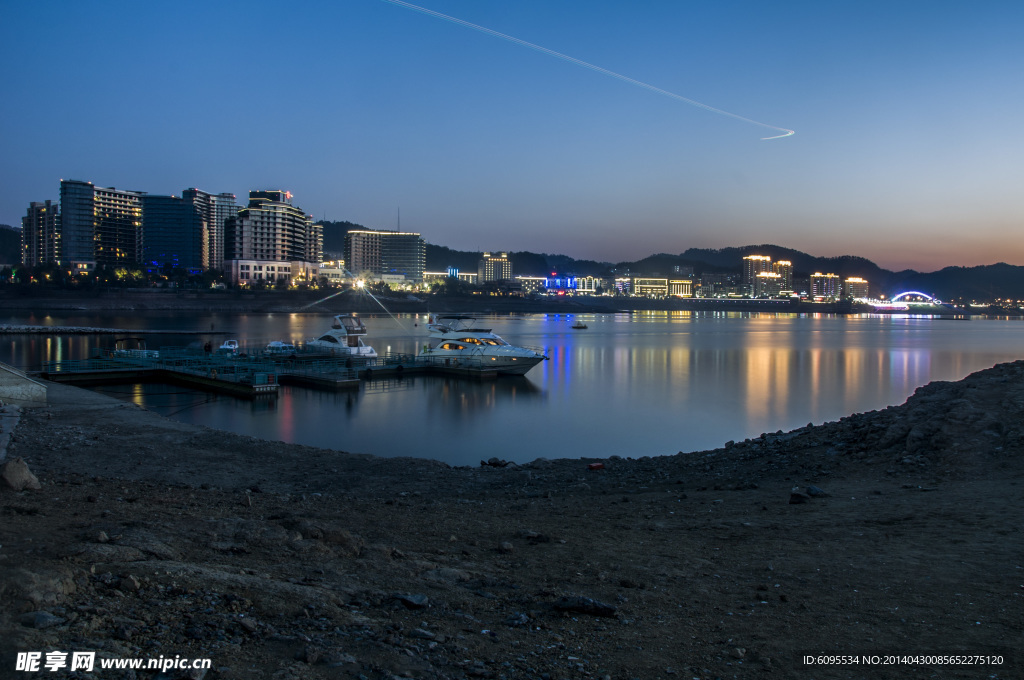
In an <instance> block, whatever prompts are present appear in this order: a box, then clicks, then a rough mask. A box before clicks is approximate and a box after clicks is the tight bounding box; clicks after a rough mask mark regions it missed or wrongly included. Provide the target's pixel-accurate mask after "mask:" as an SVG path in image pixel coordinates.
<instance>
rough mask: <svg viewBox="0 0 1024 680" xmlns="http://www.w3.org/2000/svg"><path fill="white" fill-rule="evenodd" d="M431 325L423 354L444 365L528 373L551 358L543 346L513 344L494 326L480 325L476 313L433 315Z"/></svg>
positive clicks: (428, 325)
mask: <svg viewBox="0 0 1024 680" xmlns="http://www.w3.org/2000/svg"><path fill="white" fill-rule="evenodd" d="M427 328H428V329H429V330H430V340H429V342H428V343H427V345H426V346H425V347H424V348H423V351H422V352H421V353H420V357H424V358H429V359H431V360H432V361H434V362H436V363H439V364H441V365H443V366H453V367H463V368H479V369H484V370H494V371H497V372H498V373H499V374H504V375H524V374H525V373H526V372H527V371H529V370H530V369H531V368H533V367H534V366H536V365H537V364H539V363H540V362H542V361H544V360H546V359H547V358H548V357H547V356H546V355H545V354H544V350H543V349H541V348H536V347H517V346H515V345H510V344H509V343H507V342H505V341H504V340H502V339H501V338H500V337H499V336H497V335H495V334H494V333H492V332H491V329H490V328H477V327H476V317H473V316H469V315H464V314H456V315H451V316H437V317H434V316H431V317H430V322H429V323H428V324H427Z"/></svg>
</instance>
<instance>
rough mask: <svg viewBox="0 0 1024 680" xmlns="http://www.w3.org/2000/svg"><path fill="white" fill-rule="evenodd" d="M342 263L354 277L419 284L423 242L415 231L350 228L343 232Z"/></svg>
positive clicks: (424, 255)
mask: <svg viewBox="0 0 1024 680" xmlns="http://www.w3.org/2000/svg"><path fill="white" fill-rule="evenodd" d="M345 263H346V266H347V267H348V270H349V271H350V272H351V273H352V274H353V275H355V276H368V277H370V278H374V279H378V280H384V279H385V277H387V279H388V280H393V281H397V280H399V279H401V280H404V281H407V282H409V283H415V284H419V283H422V282H423V270H424V269H425V268H426V265H427V245H426V242H425V241H424V240H423V239H422V238H421V237H420V235H419V234H418V233H416V232H406V231H378V230H375V229H353V230H350V231H349V232H348V233H347V234H345Z"/></svg>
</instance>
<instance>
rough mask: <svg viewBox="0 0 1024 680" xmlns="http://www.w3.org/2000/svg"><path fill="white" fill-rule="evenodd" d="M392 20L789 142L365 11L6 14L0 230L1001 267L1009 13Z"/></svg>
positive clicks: (531, 5) (728, 8)
mask: <svg viewBox="0 0 1024 680" xmlns="http://www.w3.org/2000/svg"><path fill="white" fill-rule="evenodd" d="M417 4H418V5H420V6H422V7H424V8H427V9H429V10H431V11H435V12H439V13H443V14H445V15H448V16H450V17H457V18H458V19H460V20H462V21H464V22H470V23H472V24H475V25H476V26H478V27H485V28H486V29H488V30H490V31H494V32H500V33H502V34H504V35H506V36H514V37H515V38H516V39H519V40H520V41H526V42H529V43H530V44H531V45H534V46H542V47H543V48H545V49H547V50H551V51H555V52H557V53H559V54H560V55H568V56H569V57H571V58H573V59H577V60H580V61H583V62H586V64H587V65H596V66H598V67H600V68H601V69H608V70H610V71H613V72H614V73H615V74H622V75H624V76H627V77H628V78H630V79H636V80H638V81H641V82H642V83H643V84H650V85H652V86H654V87H657V88H661V89H664V90H666V91H668V92H670V93H674V94H677V95H679V96H680V97H683V98H687V99H693V100H696V101H699V102H701V103H703V104H706V105H708V106H711V107H715V108H717V109H721V110H724V111H728V112H730V113H735V114H736V115H738V116H743V117H748V118H751V119H754V120H757V121H764V122H765V123H767V124H769V125H771V126H779V128H785V129H793V130H795V132H796V134H795V135H793V136H791V137H785V138H782V139H772V140H768V141H761V139H760V138H761V137H762V136H765V135H764V134H762V133H764V130H763V129H761V128H756V127H754V126H751V125H750V124H748V123H745V122H744V121H742V120H736V119H731V118H728V117H725V116H720V115H715V114H714V113H712V112H709V111H705V110H701V109H699V108H696V107H693V106H686V105H684V104H682V103H680V102H678V101H672V100H671V99H670V98H667V97H659V96H658V95H657V93H653V92H650V91H646V90H644V89H643V88H637V87H631V86H630V84H629V83H625V82H621V81H619V80H616V79H612V78H608V77H607V76H606V75H604V74H603V73H599V72H594V71H592V70H588V69H581V68H579V67H578V66H577V65H575V64H573V63H567V62H566V61H565V60H564V59H563V60H557V59H552V58H551V56H550V55H548V54H544V53H541V52H538V51H537V50H529V49H524V47H523V46H522V45H517V44H515V43H511V42H509V41H508V40H498V39H496V38H495V37H494V36H493V35H488V34H486V33H482V32H481V31H473V30H468V29H467V28H466V27H465V26H460V25H458V24H454V23H452V22H450V21H447V22H446V21H440V20H438V19H437V18H435V17H432V16H429V15H424V14H423V13H419V12H413V11H410V10H409V9H407V8H403V7H400V6H396V5H394V4H389V3H387V2H380V1H379V0H354V1H351V2H346V3H338V4H334V3H317V2H312V3H309V4H306V5H303V6H300V7H296V8H289V10H288V11H286V12H282V11H279V10H276V7H275V6H273V5H269V4H265V3H251V4H245V5H242V4H230V3H229V4H218V5H216V6H210V7H207V6H200V5H198V4H193V3H187V2H186V3H183V4H175V5H174V6H164V5H145V6H141V7H137V8H136V7H134V6H133V9H132V11H130V12H129V11H127V10H126V9H125V8H126V6H124V5H120V4H117V3H100V4H99V5H92V6H75V5H65V4H63V3H55V2H41V3H32V4H23V5H12V6H10V7H9V8H8V10H9V12H8V17H7V20H6V21H5V23H4V26H3V27H0V39H2V42H0V45H2V46H0V50H2V52H0V53H2V54H3V55H4V57H5V58H6V61H7V63H12V64H17V66H16V67H15V68H13V69H12V70H11V82H10V83H9V84H8V97H9V101H10V102H14V103H17V104H18V105H17V106H14V105H9V106H8V107H5V109H4V112H3V114H0V115H2V116H3V125H2V130H3V132H0V152H2V154H3V157H4V158H5V162H4V163H3V165H2V172H3V181H4V186H5V187H6V189H5V191H4V192H3V193H2V194H0V223H7V224H11V225H15V226H16V225H18V224H20V219H21V217H22V216H24V215H25V214H26V211H27V209H28V207H29V204H30V203H31V202H33V201H39V202H42V201H46V200H56V199H57V198H58V195H57V187H58V186H59V180H60V178H64V179H80V180H84V181H90V182H94V183H95V184H96V185H97V186H104V187H117V188H118V189H127V190H140V191H148V192H150V193H156V194H173V195H180V194H181V192H182V190H183V189H184V188H186V187H200V188H202V189H204V190H205V191H212V192H230V193H234V194H236V195H238V196H245V195H247V193H248V191H249V190H254V189H261V188H268V187H280V188H286V189H290V190H291V191H293V192H294V193H295V194H296V196H297V197H298V199H299V201H300V203H301V205H302V206H303V207H304V208H305V209H306V210H308V211H309V212H310V213H312V214H313V216H314V218H315V219H317V220H320V219H324V218H326V219H328V220H348V221H351V222H355V223H357V224H362V225H365V226H367V227H369V228H373V229H395V228H399V226H401V228H402V229H410V230H414V231H417V232H420V233H422V234H424V237H425V238H426V240H427V241H428V242H430V243H435V244H438V245H445V246H448V247H451V248H454V249H458V250H488V249H493V248H501V249H507V250H516V251H518V250H531V251H538V250H540V251H544V252H560V253H564V254H567V255H571V256H572V257H575V258H581V259H583V258H585V259H594V260H599V261H623V260H630V259H639V258H642V257H645V256H647V255H650V254H652V253H656V252H669V253H678V252H682V251H684V250H686V249H687V248H690V247H697V248H702V247H703V248H723V247H730V246H745V245H751V244H756V243H777V244H779V245H784V246H787V247H792V248H798V249H800V250H803V251H805V252H809V253H814V254H815V255H819V256H823V257H829V256H838V255H846V254H849V255H858V256H863V257H866V258H868V259H871V260H873V261H875V262H877V263H878V264H879V265H880V266H883V267H886V268H888V269H892V270H899V269H905V268H912V269H916V270H918V271H934V270H937V269H941V268H942V267H944V266H948V265H961V266H973V265H981V264H992V263H995V262H999V261H1004V262H1008V263H1010V264H1024V244H1022V245H1018V244H1017V242H1016V239H1014V238H1013V236H1015V234H1016V228H1018V227H1019V226H1020V224H1021V222H1022V218H1024V198H1022V197H1021V195H1020V191H1019V187H1020V185H1021V182H1022V180H1024V172H1022V170H1021V169H1020V168H1019V166H1018V164H1015V163H1014V161H1015V160H1016V158H1015V156H1014V154H1013V153H1012V152H1013V150H1014V149H1015V148H1018V147H1019V146H1020V143H1021V142H1022V141H1024V133H1022V132H1021V130H1019V126H1018V124H1017V121H1016V120H1015V115H1014V114H1015V112H1016V111H1017V110H1019V108H1021V106H1020V105H1021V103H1022V102H1021V99H1022V97H1024V94H1022V93H1021V92H1020V91H1019V88H1015V87H1013V86H1012V85H1013V84H1014V83H1015V82H1016V75H1015V74H1016V73H1018V72H1019V69H1020V66H1021V61H1024V59H1022V49H1021V47H1020V46H1019V44H1018V40H1017V38H1016V35H1015V30H1014V27H1015V26H1019V25H1021V23H1022V21H1021V20H1022V19H1024V7H1020V6H1018V5H1016V4H1013V3H1009V2H995V3H987V4H985V5H983V6H980V7H971V8H970V10H969V11H964V10H963V9H962V7H960V6H957V5H953V4H952V3H918V2H909V3H901V4H900V5H899V7H898V8H894V7H893V6H891V5H890V4H882V3H867V4H860V5H857V6H856V7H853V6H849V7H841V8H840V7H825V6H821V5H820V4H812V3H788V4H786V5H785V6H783V7H765V6H761V5H758V4H754V3H749V2H734V3H719V4H716V5H715V6H713V7H705V6H700V7H696V6H690V5H686V4H680V3H654V4H653V5H651V6H645V7H644V9H643V11H640V10H637V9H636V8H635V7H632V6H629V5H625V4H620V3H610V2H598V3H586V4H583V3H579V2H568V1H566V2H544V3H541V2H539V1H533V0H527V1H524V2H518V3H515V4H514V5H512V4H509V3H500V2H472V3H471V2H467V1H463V0H437V1H436V2H429V3H426V2H423V3H417ZM118 8H122V9H125V11H117V10H118ZM200 8H201V9H200ZM584 9H585V10H586V11H583V10H584ZM196 12H202V17H203V19H202V21H199V20H197V19H196V16H195V13H196ZM41 26H44V27H45V28H46V30H45V31H40V30H37V29H38V27H41ZM399 211H401V225H399V219H398V215H399Z"/></svg>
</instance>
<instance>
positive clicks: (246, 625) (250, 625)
mask: <svg viewBox="0 0 1024 680" xmlns="http://www.w3.org/2000/svg"><path fill="white" fill-rule="evenodd" d="M238 625H240V626H241V627H242V630H244V631H245V632H246V633H255V632H256V628H257V627H258V624H257V623H256V620H255V619H239V620H238Z"/></svg>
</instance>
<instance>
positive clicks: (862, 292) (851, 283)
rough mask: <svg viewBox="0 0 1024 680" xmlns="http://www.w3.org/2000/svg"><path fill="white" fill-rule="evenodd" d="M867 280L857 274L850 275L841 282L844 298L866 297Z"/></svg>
mask: <svg viewBox="0 0 1024 680" xmlns="http://www.w3.org/2000/svg"><path fill="white" fill-rule="evenodd" d="M867 296H868V282H867V281H866V280H864V279H862V278H861V277H859V276H851V277H849V278H848V279H846V281H844V282H843V297H844V298H866V297H867Z"/></svg>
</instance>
